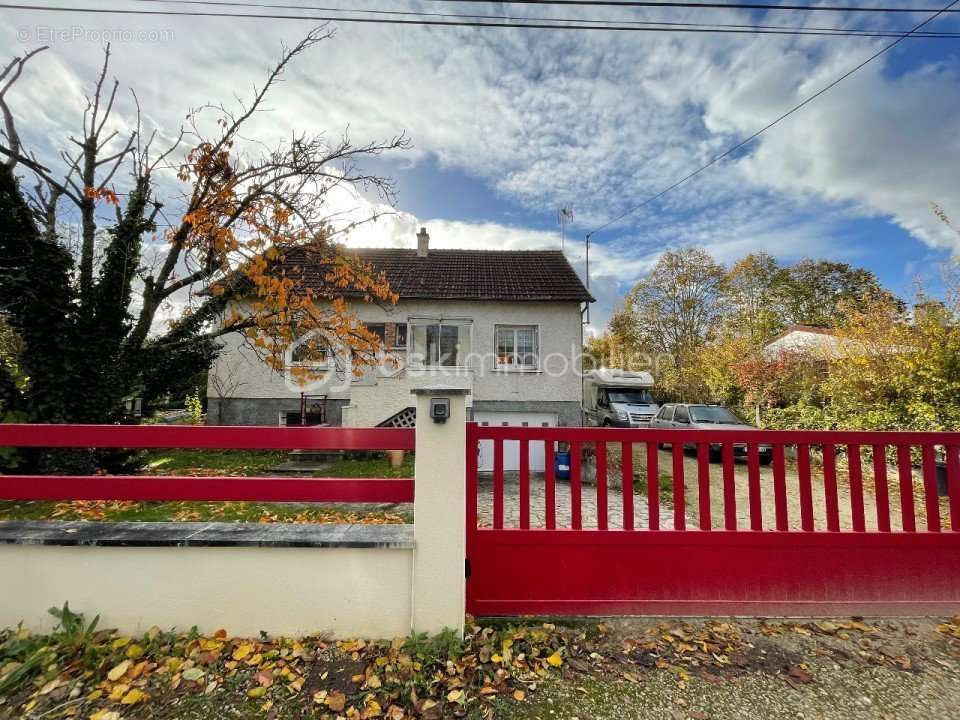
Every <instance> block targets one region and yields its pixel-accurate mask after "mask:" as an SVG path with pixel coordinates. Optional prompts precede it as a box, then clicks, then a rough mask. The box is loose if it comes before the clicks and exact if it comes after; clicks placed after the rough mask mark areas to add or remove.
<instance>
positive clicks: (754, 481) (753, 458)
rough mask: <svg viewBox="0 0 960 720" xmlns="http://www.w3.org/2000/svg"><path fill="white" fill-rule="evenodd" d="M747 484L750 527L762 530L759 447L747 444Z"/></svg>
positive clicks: (754, 444)
mask: <svg viewBox="0 0 960 720" xmlns="http://www.w3.org/2000/svg"><path fill="white" fill-rule="evenodd" d="M747 484H748V490H749V493H750V529H751V530H763V506H762V505H761V501H760V448H759V447H757V445H756V443H750V444H749V445H748V446H747Z"/></svg>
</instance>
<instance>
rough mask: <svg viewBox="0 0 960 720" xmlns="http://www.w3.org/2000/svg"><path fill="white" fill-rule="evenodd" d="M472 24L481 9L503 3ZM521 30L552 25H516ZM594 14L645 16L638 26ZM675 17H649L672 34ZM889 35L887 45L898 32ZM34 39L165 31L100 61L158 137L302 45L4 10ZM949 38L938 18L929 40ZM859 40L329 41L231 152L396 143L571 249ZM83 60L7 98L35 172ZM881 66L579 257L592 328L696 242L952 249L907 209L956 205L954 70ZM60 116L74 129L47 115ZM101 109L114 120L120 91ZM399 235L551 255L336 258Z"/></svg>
mask: <svg viewBox="0 0 960 720" xmlns="http://www.w3.org/2000/svg"><path fill="white" fill-rule="evenodd" d="M430 7H432V6H427V5H423V8H424V9H429V8H430ZM181 9H182V8H181ZM473 10H474V11H476V12H478V13H484V12H493V13H496V12H500V11H502V10H503V6H502V5H500V4H491V5H489V6H486V5H483V6H477V7H475V8H473ZM538 12H539V13H541V14H549V13H553V14H556V13H557V11H556V9H549V8H545V9H537V8H533V7H531V8H524V10H523V14H525V15H534V14H537V13H538ZM610 12H611V13H614V12H615V13H616V14H618V15H619V16H622V17H632V18H634V19H651V17H653V13H652V11H651V12H646V13H645V12H643V11H635V12H634V11H627V10H626V9H617V10H616V11H612V10H611V11H610ZM578 13H579V14H585V15H590V16H593V17H595V16H596V14H597V11H596V10H595V9H576V8H566V9H564V11H563V14H564V15H567V16H577V14H578ZM518 14H519V11H518ZM661 14H662V12H661ZM692 17H693V16H692V15H690V14H684V13H682V12H679V11H678V12H677V13H674V14H672V15H671V19H673V20H676V21H685V20H689V19H690V18H692ZM713 17H715V20H716V21H717V22H737V21H743V20H744V19H745V18H747V17H748V16H747V15H746V14H744V13H740V12H735V11H729V12H718V13H717V14H716V15H715V16H713ZM813 17H814V16H810V17H806V16H804V15H803V14H801V13H796V14H778V15H777V16H776V20H777V21H778V22H779V23H780V24H790V23H797V24H800V23H802V22H810V21H811V18H813ZM815 19H816V20H817V21H818V22H821V24H823V22H824V19H823V17H822V16H816V17H815ZM851 20H852V18H847V17H831V18H830V19H829V21H830V22H832V23H835V24H842V23H846V22H850V21H851ZM857 21H858V22H864V21H863V20H862V19H859V18H858V19H857ZM870 22H871V23H874V24H878V23H880V22H881V20H879V19H871V20H870ZM891 22H894V23H895V24H896V25H897V26H899V27H903V26H905V25H907V26H908V25H909V24H911V23H912V22H915V20H913V19H912V18H897V19H895V20H893V21H891ZM38 23H45V24H46V25H47V26H62V27H69V26H71V25H73V24H80V25H81V26H83V27H85V28H88V29H90V28H117V27H134V28H153V29H166V30H169V31H171V32H172V35H173V37H172V39H168V40H167V41H165V42H159V43H116V44H114V47H113V55H114V65H113V70H112V72H113V73H114V74H116V75H117V76H118V78H119V79H120V81H121V84H122V86H124V87H126V86H128V85H134V86H136V88H137V91H138V95H139V97H140V100H141V103H142V105H143V107H144V109H145V111H146V113H147V116H148V118H149V120H150V121H151V122H152V123H154V124H156V125H158V126H159V127H161V128H163V129H164V130H165V131H166V132H167V133H168V134H169V133H171V132H173V131H174V130H175V128H176V127H177V126H178V125H179V124H180V122H181V121H182V119H183V116H184V114H185V112H186V110H187V108H189V107H195V106H199V105H202V104H204V103H207V102H215V103H218V102H230V100H231V97H232V95H233V93H235V92H236V93H239V94H240V95H249V93H250V91H251V90H252V86H253V85H254V84H255V83H258V82H260V81H261V79H262V77H263V76H264V73H265V72H266V70H267V68H268V67H269V66H270V64H271V63H272V62H273V61H274V60H275V58H276V57H277V55H278V53H279V50H280V44H281V42H282V41H284V42H286V43H287V44H288V45H289V44H292V43H293V42H295V41H296V40H297V39H298V38H299V37H301V36H302V35H303V33H304V32H305V31H306V30H307V28H308V25H307V24H301V23H293V22H290V23H284V22H281V21H272V22H269V23H267V22H257V21H245V20H230V21H226V20H217V19H203V18H189V19H187V18H175V17H160V18H152V19H151V18H136V17H134V18H130V17H127V18H124V17H113V16H89V15H71V14H66V13H45V14H41V13H31V12H29V11H8V12H6V13H5V14H4V17H3V18H2V19H0V45H2V46H4V47H7V48H14V49H21V48H22V49H26V48H27V47H31V46H32V45H33V44H34V43H31V44H24V43H21V42H19V41H18V40H17V34H18V29H19V30H22V29H23V28H27V29H28V30H30V31H31V32H35V31H36V30H37V25H38ZM952 25H956V21H949V23H945V24H943V27H944V28H945V29H946V28H950V27H951V26H952ZM881 42H882V41H871V40H863V39H849V38H848V39H823V38H782V37H774V36H763V37H749V36H740V35H728V36H709V35H667V34H661V33H650V34H645V33H566V32H530V31H522V30H503V31H475V30H470V29H450V28H443V29H441V28H435V29H427V28H409V27H400V28H397V27H385V26H355V25H354V26H350V25H342V26H341V27H339V28H338V29H337V36H336V38H335V39H333V40H331V41H328V42H324V43H322V44H321V45H320V46H319V47H318V48H315V49H313V50H312V51H310V52H309V53H308V54H306V55H304V56H303V57H301V58H299V59H298V60H297V61H296V63H295V64H294V65H293V66H292V67H291V68H290V70H289V72H288V73H287V74H286V76H285V82H284V83H283V84H282V85H280V86H278V87H277V88H276V92H274V94H273V95H272V96H271V98H270V100H269V102H268V105H269V107H270V108H271V111H270V112H268V113H263V114H262V115H260V116H259V117H258V118H257V119H256V122H255V123H254V126H253V127H252V128H251V134H256V136H257V137H261V138H263V139H264V140H265V141H266V142H268V144H269V143H270V142H272V141H276V140H279V139H282V138H284V137H288V136H289V133H290V132H291V130H292V129H294V128H296V129H299V130H306V131H310V132H321V131H327V132H330V133H334V134H338V133H339V132H340V131H342V129H343V128H344V127H346V126H348V125H349V126H350V134H351V136H352V137H353V138H354V139H356V140H357V141H366V140H370V139H377V138H384V137H389V136H392V135H394V134H395V133H396V132H398V131H399V130H406V131H407V132H408V133H409V134H410V136H411V137H412V139H413V141H414V143H415V148H414V150H413V151H411V152H409V153H407V154H406V155H404V156H403V157H404V159H405V160H407V161H413V162H419V161H420V160H422V159H424V158H426V157H432V158H435V159H436V160H437V161H438V162H439V164H440V166H441V167H450V168H455V169H456V170H458V171H460V172H464V173H466V174H468V175H470V176H472V177H475V178H479V179H480V180H481V181H483V182H485V183H486V184H488V185H489V186H490V187H491V188H494V189H495V190H496V191H497V192H499V193H500V194H502V195H503V196H504V197H506V198H508V199H509V200H511V201H513V202H515V203H519V204H520V205H522V206H524V207H526V208H528V209H531V210H533V211H537V212H542V213H543V214H544V215H545V216H547V215H548V214H550V213H552V212H553V211H555V209H556V208H557V207H559V206H560V205H561V204H567V203H570V202H573V203H574V204H575V206H576V210H577V217H578V223H579V225H580V227H579V228H577V229H576V230H575V234H576V235H577V236H578V237H580V238H582V234H583V229H585V228H587V229H589V228H591V227H594V226H596V225H599V224H601V223H603V222H605V221H606V220H608V219H609V218H611V217H614V216H616V215H617V214H619V213H621V212H623V211H625V210H627V209H629V208H630V207H631V206H632V205H634V204H636V203H637V202H638V201H640V200H642V199H643V198H645V197H649V196H650V195H652V194H653V193H655V192H657V191H659V190H660V189H662V188H663V187H665V186H667V185H669V184H670V183H672V182H673V181H674V180H676V179H677V178H679V177H682V176H684V175H685V174H686V173H688V172H690V171H691V170H693V169H695V168H696V167H697V166H698V165H700V164H702V163H704V162H706V161H707V160H708V159H709V158H710V157H712V156H713V155H715V154H716V153H718V152H720V151H722V150H723V149H724V148H726V147H728V146H729V145H731V144H732V143H734V142H736V141H737V140H739V139H741V138H743V137H745V136H746V135H748V134H750V133H752V132H754V131H755V130H756V129H758V128H759V127H762V126H763V125H764V124H766V123H767V122H768V121H769V120H770V119H772V118H774V117H776V116H777V115H779V114H780V113H781V112H783V111H784V110H785V109H787V108H789V107H790V106H792V105H793V104H795V103H796V102H798V101H799V100H800V99H802V98H804V97H806V96H808V95H809V94H811V93H812V92H815V91H816V89H818V88H819V87H822V86H823V85H824V84H826V83H827V82H829V81H830V80H831V79H833V78H835V77H836V76H838V75H839V74H841V73H842V72H844V71H845V70H847V69H849V68H850V67H852V66H853V65H855V64H856V63H857V62H859V61H860V60H862V59H863V58H865V57H866V56H868V55H869V54H870V53H871V52H873V51H874V50H875V49H876V48H877V47H879V46H880V43H881ZM920 42H924V41H919V40H917V41H907V42H905V43H904V44H903V46H910V43H920ZM929 42H940V41H929ZM97 49H98V43H96V42H84V41H77V42H57V43H55V44H54V46H53V48H52V50H51V51H48V52H47V53H44V54H43V55H42V56H40V57H39V58H37V60H36V61H35V63H34V64H33V67H32V68H31V69H30V70H29V71H28V73H27V74H26V76H25V78H24V81H23V82H21V83H20V84H19V86H18V87H17V88H16V89H15V92H14V95H13V97H11V100H12V101H13V102H14V107H15V110H16V111H17V113H18V117H20V119H21V126H22V128H23V129H24V135H25V139H26V140H27V141H28V142H29V143H30V144H31V145H32V146H34V147H38V148H39V149H40V150H41V154H42V155H44V156H45V157H53V158H55V155H54V153H53V152H52V150H54V149H55V147H56V146H62V144H63V141H62V139H61V138H63V137H64V134H65V133H66V132H67V131H73V132H76V128H77V125H78V121H79V115H80V112H81V111H82V100H81V99H80V98H81V97H82V94H83V92H84V91H85V90H86V86H87V84H88V83H89V81H90V79H91V78H93V77H94V76H95V74H96V72H97V70H98V67H99V62H100V58H99V56H98V53H97ZM887 62H888V60H887V58H884V59H882V60H879V61H877V62H875V63H873V64H871V65H869V66H867V68H865V69H864V70H862V71H861V72H859V73H858V74H857V75H855V76H853V77H852V78H850V79H849V80H847V81H846V82H845V83H843V84H842V85H840V86H838V87H837V88H835V89H834V90H833V91H831V92H830V93H828V94H827V95H824V96H823V97H821V98H819V99H818V100H817V101H815V102H814V103H812V104H811V105H809V106H808V107H806V108H804V109H803V110H801V111H800V112H799V113H797V114H796V115H794V116H793V117H791V118H789V119H787V120H786V121H785V122H784V123H782V124H781V125H779V126H777V127H776V128H774V129H772V130H771V131H769V132H768V133H766V134H765V135H764V136H763V137H762V138H761V139H760V140H759V141H758V142H757V143H756V144H755V145H754V146H752V148H751V150H750V152H749V153H748V154H745V155H741V156H740V157H739V158H737V159H731V160H730V161H728V162H724V163H721V164H719V165H717V166H715V167H713V168H711V169H710V170H708V171H707V172H705V173H703V174H702V175H701V176H699V177H698V178H696V179H695V180H694V181H692V182H691V183H689V184H688V185H686V186H684V187H682V188H680V189H678V190H677V191H675V192H673V193H671V194H669V195H667V196H666V197H664V198H663V200H662V201H660V202H658V203H655V204H651V205H649V206H648V207H646V208H644V209H643V210H642V211H640V212H638V213H636V214H634V215H631V216H630V219H629V222H625V223H620V224H618V225H616V226H614V227H613V228H611V230H610V232H608V233H604V234H603V235H601V236H598V238H597V240H598V242H597V244H596V245H595V246H594V248H595V249H594V253H593V256H592V258H591V260H592V273H591V276H592V280H593V283H592V286H593V288H594V289H595V292H596V294H597V295H598V297H599V298H600V300H601V301H600V302H599V303H598V306H600V307H598V309H597V310H596V311H595V313H594V315H595V317H599V318H604V317H606V316H608V315H609V310H610V308H611V307H612V306H613V304H614V302H615V301H616V300H617V299H618V297H619V293H620V292H621V291H622V290H623V289H624V288H626V287H627V286H629V284H631V283H632V282H633V281H635V280H636V278H637V277H639V276H640V275H642V274H643V272H644V271H645V270H646V269H647V268H649V266H650V265H651V263H652V262H653V261H654V260H655V258H656V256H657V255H658V254H659V253H660V252H662V250H663V249H664V248H666V247H675V246H681V245H687V244H701V245H705V246H707V247H708V248H709V249H711V251H712V252H714V253H715V254H716V255H717V256H718V258H720V259H723V260H731V259H734V258H736V257H738V256H740V255H742V254H744V253H746V252H749V251H752V250H758V249H764V250H767V251H770V252H773V253H774V254H776V255H778V256H779V257H782V258H793V257H797V256H800V255H804V254H821V253H829V254H830V255H831V256H834V257H836V256H838V255H844V256H846V257H851V258H856V257H858V254H861V255H862V254H863V253H866V252H870V251H871V250H872V249H871V248H870V247H869V245H868V243H867V242H866V240H867V239H864V240H863V241H858V240H856V239H853V240H848V241H847V243H846V244H845V245H844V246H842V247H840V246H838V244H837V243H836V241H835V238H836V237H837V232H838V227H839V226H840V225H841V224H842V223H844V222H846V221H849V220H851V219H855V218H857V217H873V218H875V217H885V218H889V219H891V220H892V221H893V222H895V223H897V224H899V225H900V226H901V227H903V228H904V229H905V230H907V231H908V232H910V233H912V234H913V235H914V236H915V237H917V238H919V239H921V240H922V241H924V242H926V243H927V244H929V245H931V246H933V247H944V248H945V247H949V248H952V249H955V250H956V249H960V241H958V239H957V236H956V235H953V234H951V233H949V232H948V231H946V230H945V229H944V228H943V227H942V226H941V225H940V224H939V223H938V222H937V220H936V219H935V218H934V217H933V215H932V213H930V211H929V206H928V203H929V202H930V201H939V202H941V203H942V204H944V205H945V206H946V208H947V209H948V211H949V210H950V209H951V205H952V204H953V203H956V199H955V192H956V190H955V189H956V188H957V186H958V182H960V164H958V163H956V162H954V161H951V160H949V159H950V158H955V157H956V156H957V151H958V150H960V140H958V138H957V136H956V133H955V132H954V130H955V128H956V127H957V126H958V125H960V69H958V65H957V62H956V59H955V58H954V59H953V60H950V61H949V62H947V61H944V62H943V63H942V64H939V65H933V64H931V65H928V66H926V67H922V68H919V69H913V70H911V71H910V72H908V73H907V74H901V75H897V74H896V73H893V72H891V70H890V67H889V65H888V64H887ZM65 99H66V106H67V107H69V108H75V111H72V112H63V111H62V108H63V107H64V106H65V103H64V100H65ZM118 111H119V113H120V115H121V116H122V117H124V118H126V121H127V122H129V118H130V117H131V112H132V102H131V99H130V97H129V96H128V95H127V94H126V93H123V94H122V95H121V99H120V103H119V105H118ZM402 190H403V188H401V192H402ZM343 203H344V204H343V207H344V208H346V209H347V210H349V213H348V214H349V215H350V217H352V218H353V219H361V218H362V217H365V215H364V213H365V212H368V211H369V209H370V206H369V205H364V204H363V203H359V202H355V198H350V197H346V198H344V199H343ZM351 203H354V204H353V205H351ZM351 213H352V214H351ZM954 214H960V210H956V209H955V210H954ZM419 224H426V225H427V226H428V229H429V231H430V234H431V236H432V239H433V242H434V244H435V246H437V247H452V246H460V247H515V248H521V247H547V246H556V235H555V233H550V232H545V231H542V230H533V229H529V228H523V227H511V226H508V225H505V224H503V223H494V222H488V223H484V222H470V223H467V222H463V221H461V220H458V219H457V218H454V217H449V216H444V215H442V213H441V218H415V217H413V216H412V215H409V214H406V213H403V212H397V213H396V214H392V215H384V216H382V217H381V218H380V219H379V220H378V221H377V222H376V223H371V224H364V225H362V226H360V227H357V228H356V229H355V230H354V231H353V232H352V233H351V235H350V239H349V242H350V244H353V245H384V244H401V243H410V244H411V246H412V243H413V242H414V240H413V234H414V232H415V231H416V228H417V226H418V225H419ZM579 242H580V241H578V242H577V243H573V244H571V246H570V257H571V259H572V261H573V262H575V263H581V262H582V260H581V258H580V257H579V255H578V254H577V253H578V252H581V251H580V249H579Z"/></svg>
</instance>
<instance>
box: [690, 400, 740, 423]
mask: <svg viewBox="0 0 960 720" xmlns="http://www.w3.org/2000/svg"><path fill="white" fill-rule="evenodd" d="M690 417H692V418H693V421H694V422H698V423H714V424H717V425H719V424H724V425H746V424H747V423H745V422H744V421H743V420H741V419H740V418H738V417H737V416H736V415H734V414H733V413H732V412H730V411H729V410H727V409H726V408H725V407H720V406H717V405H700V406H699V407H691V408H690Z"/></svg>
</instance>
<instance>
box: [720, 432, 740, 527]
mask: <svg viewBox="0 0 960 720" xmlns="http://www.w3.org/2000/svg"><path fill="white" fill-rule="evenodd" d="M722 460H723V527H724V529H725V530H736V529H737V486H736V476H735V475H734V473H735V468H734V465H733V443H731V442H725V443H724V444H723V450H722Z"/></svg>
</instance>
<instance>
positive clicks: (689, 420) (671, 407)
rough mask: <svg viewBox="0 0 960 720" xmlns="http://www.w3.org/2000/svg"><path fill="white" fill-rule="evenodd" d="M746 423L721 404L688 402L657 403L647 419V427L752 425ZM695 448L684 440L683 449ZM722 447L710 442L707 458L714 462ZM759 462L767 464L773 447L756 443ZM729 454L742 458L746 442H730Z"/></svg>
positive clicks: (677, 428) (713, 427)
mask: <svg viewBox="0 0 960 720" xmlns="http://www.w3.org/2000/svg"><path fill="white" fill-rule="evenodd" d="M752 427H753V426H752V425H750V424H749V423H746V422H744V421H743V420H741V419H740V418H739V417H737V416H736V415H734V414H733V413H732V412H730V410H729V409H727V408H725V407H723V406H722V405H696V404H691V403H667V404H666V405H661V406H660V411H659V412H658V413H657V414H656V415H654V416H653V419H652V420H651V421H650V429H651V430H652V429H655V428H659V429H663V430H680V429H688V430H744V429H746V428H752ZM668 445H669V443H660V447H661V448H663V447H667V446H668ZM693 447H696V445H695V444H694V443H684V448H693ZM722 449H723V446H722V445H721V444H720V443H711V444H710V459H711V460H713V461H717V460H719V459H720V457H721V452H722ZM757 449H758V451H759V453H760V462H761V463H762V464H763V465H768V464H769V463H770V461H771V460H772V459H773V447H772V446H771V445H767V444H761V445H759V446H758V448H757ZM733 454H734V455H735V456H738V457H746V455H747V444H746V443H734V446H733Z"/></svg>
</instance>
